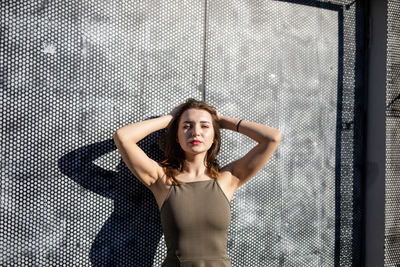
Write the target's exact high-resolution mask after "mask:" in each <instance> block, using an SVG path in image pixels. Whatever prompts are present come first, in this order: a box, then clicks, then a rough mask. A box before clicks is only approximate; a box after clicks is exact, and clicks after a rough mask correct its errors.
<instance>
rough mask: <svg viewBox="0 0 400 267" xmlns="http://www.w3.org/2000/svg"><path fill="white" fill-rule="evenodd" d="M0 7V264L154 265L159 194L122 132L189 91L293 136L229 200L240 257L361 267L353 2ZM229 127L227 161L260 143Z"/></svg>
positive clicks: (232, 245) (234, 248)
mask: <svg viewBox="0 0 400 267" xmlns="http://www.w3.org/2000/svg"><path fill="white" fill-rule="evenodd" d="M325 2H326V3H325ZM328 2H329V3H328ZM1 5H2V6H1V33H0V34H1V38H0V42H1V43H0V52H1V61H0V68H1V75H2V80H1V86H2V90H0V94H1V95H0V96H1V101H2V105H1V108H2V115H1V120H2V132H1V133H2V145H1V149H2V156H1V157H2V158H1V161H2V163H3V164H2V180H1V207H0V209H1V210H0V211H1V218H0V225H1V235H0V265H5V266H8V265H14V266H54V265H63V266H91V265H93V266H99V265H101V266H152V265H153V266H159V265H160V264H161V262H162V260H163V259H164V257H165V256H166V248H165V243H164V239H163V235H162V229H161V225H160V218H159V213H158V209H157V205H156V202H155V200H154V198H153V196H152V194H151V192H150V191H149V190H148V189H146V188H145V187H144V186H143V185H142V184H141V183H140V182H139V181H138V180H137V179H136V178H135V177H134V176H133V175H132V174H131V173H130V171H129V170H128V169H127V168H126V166H125V165H124V164H123V162H122V161H121V159H120V157H119V155H118V152H117V151H116V147H115V145H114V143H113V140H112V139H111V137H112V134H113V133H114V131H115V130H116V129H118V128H120V127H122V126H124V125H127V124H129V123H132V122H135V121H140V120H144V119H149V118H152V117H153V116H156V115H164V114H166V113H168V112H169V111H170V110H171V109H172V108H173V107H174V106H176V105H177V104H179V103H181V102H182V101H184V100H185V99H187V98H188V97H194V98H197V99H200V98H203V99H205V100H206V101H207V102H210V103H211V104H213V105H215V106H216V107H217V108H218V111H219V112H220V113H221V114H223V115H227V116H232V117H237V118H241V119H245V120H252V121H257V122H260V123H265V124H267V125H271V126H272V127H276V128H278V129H280V130H281V131H282V132H283V134H284V138H283V140H282V143H281V145H280V147H279V149H278V151H277V152H276V153H275V154H274V156H273V157H272V158H271V160H270V162H269V163H268V165H267V166H266V167H265V168H263V169H262V170H261V171H260V172H259V173H258V174H257V175H256V176H255V177H253V179H252V180H251V181H250V182H249V183H248V184H246V185H245V186H244V187H242V188H241V189H240V190H239V191H238V192H237V193H236V194H235V196H234V199H233V201H232V222H231V228H230V232H229V238H228V254H229V255H230V257H231V259H232V262H233V265H234V266H334V265H338V266H351V265H352V263H354V262H357V259H355V258H356V257H355V256H354V255H356V252H355V251H357V250H358V247H359V246H360V244H359V243H357V238H358V237H359V235H358V234H359V233H358V232H357V229H356V228H357V222H358V221H357V220H359V217H356V216H354V214H357V213H358V212H359V206H356V204H355V203H359V199H358V195H357V193H358V192H359V187H357V186H359V180H360V178H359V176H358V174H359V173H358V170H357V169H354V166H356V165H357V164H358V161H359V158H360V157H359V154H358V152H357V151H358V150H357V143H356V141H355V137H356V136H357V134H359V133H360V129H358V128H357V125H358V121H357V118H358V115H359V114H358V113H357V110H358V109H357V107H356V106H357V103H356V97H357V96H358V91H357V79H360V78H357V75H356V74H357V71H358V66H359V65H358V64H359V62H358V59H359V55H358V54H357V48H358V46H357V45H358V41H357V40H356V38H357V34H356V30H357V27H358V22H357V18H356V17H357V10H358V9H357V8H358V5H359V4H358V3H355V2H353V1H336V2H335V1H333V2H332V1H323V2H320V1H261V2H251V1H212V2H211V1H194V0H192V1H179V2H175V1H174V2H167V1H161V2H160V1H145V2H143V1H140V2H139V1H99V0H90V1H83V2H81V1H61V2H60V1H55V2H54V1H27V2H21V1H2V2H1ZM159 134H160V133H159V132H157V133H155V134H152V135H150V136H149V137H146V138H145V139H143V140H142V141H141V142H140V143H139V145H140V146H141V147H142V149H143V150H144V151H145V152H146V153H147V154H148V155H149V156H151V157H152V158H153V159H155V160H159V159H160V156H161V151H159V149H158V147H157V139H158V136H159ZM222 134H223V145H222V149H221V152H220V155H219V160H220V162H221V165H224V164H225V163H228V162H230V161H232V160H235V159H237V158H238V157H240V156H243V155H244V153H246V152H247V151H248V150H249V149H251V148H252V147H253V146H254V145H255V142H254V141H252V140H251V139H249V138H247V137H245V136H243V135H240V134H238V133H235V132H231V131H225V130H223V133H222ZM355 185H356V186H355ZM355 230H356V231H355ZM354 240H356V241H354Z"/></svg>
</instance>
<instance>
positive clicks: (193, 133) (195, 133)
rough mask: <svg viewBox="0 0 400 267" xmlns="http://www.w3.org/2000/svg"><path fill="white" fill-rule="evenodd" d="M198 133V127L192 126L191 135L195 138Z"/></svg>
mask: <svg viewBox="0 0 400 267" xmlns="http://www.w3.org/2000/svg"><path fill="white" fill-rule="evenodd" d="M199 133H200V129H199V127H198V126H193V129H192V135H193V136H195V135H198V134H199Z"/></svg>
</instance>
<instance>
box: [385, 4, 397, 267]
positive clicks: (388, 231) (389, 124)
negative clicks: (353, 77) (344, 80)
mask: <svg viewBox="0 0 400 267" xmlns="http://www.w3.org/2000/svg"><path fill="white" fill-rule="evenodd" d="M387 10H388V14H387V15H388V16H387V17H388V20H387V23H388V25H387V27H388V30H387V63H386V64H387V79H386V170H385V176H386V177H385V266H387V267H392V266H393V267H397V266H400V210H399V204H400V195H399V191H400V182H399V174H400V157H399V148H400V127H399V125H400V75H399V74H400V49H399V43H400V22H399V21H400V20H399V19H400V1H398V0H397V1H396V0H389V1H388V9H387Z"/></svg>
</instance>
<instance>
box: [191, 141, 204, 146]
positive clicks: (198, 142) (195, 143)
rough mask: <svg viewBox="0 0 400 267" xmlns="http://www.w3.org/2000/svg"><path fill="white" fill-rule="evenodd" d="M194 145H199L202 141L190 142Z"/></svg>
mask: <svg viewBox="0 0 400 267" xmlns="http://www.w3.org/2000/svg"><path fill="white" fill-rule="evenodd" d="M190 143H191V144H192V145H198V144H201V142H200V141H192V142H190Z"/></svg>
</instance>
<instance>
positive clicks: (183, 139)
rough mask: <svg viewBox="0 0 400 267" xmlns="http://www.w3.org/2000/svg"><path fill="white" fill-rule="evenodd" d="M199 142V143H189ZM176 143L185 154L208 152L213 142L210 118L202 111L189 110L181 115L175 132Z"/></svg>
mask: <svg viewBox="0 0 400 267" xmlns="http://www.w3.org/2000/svg"><path fill="white" fill-rule="evenodd" d="M193 140H199V141H200V142H199V143H191V142H192V141H193ZM177 141H178V142H179V144H180V145H181V148H182V149H183V151H185V152H186V153H195V154H197V153H201V152H204V151H208V149H210V147H211V146H212V144H213V142H214V127H213V124H212V117H211V114H210V113H208V111H206V110H204V109H195V108H191V109H188V110H185V112H183V113H182V115H181V118H180V121H179V125H178V132H177Z"/></svg>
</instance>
